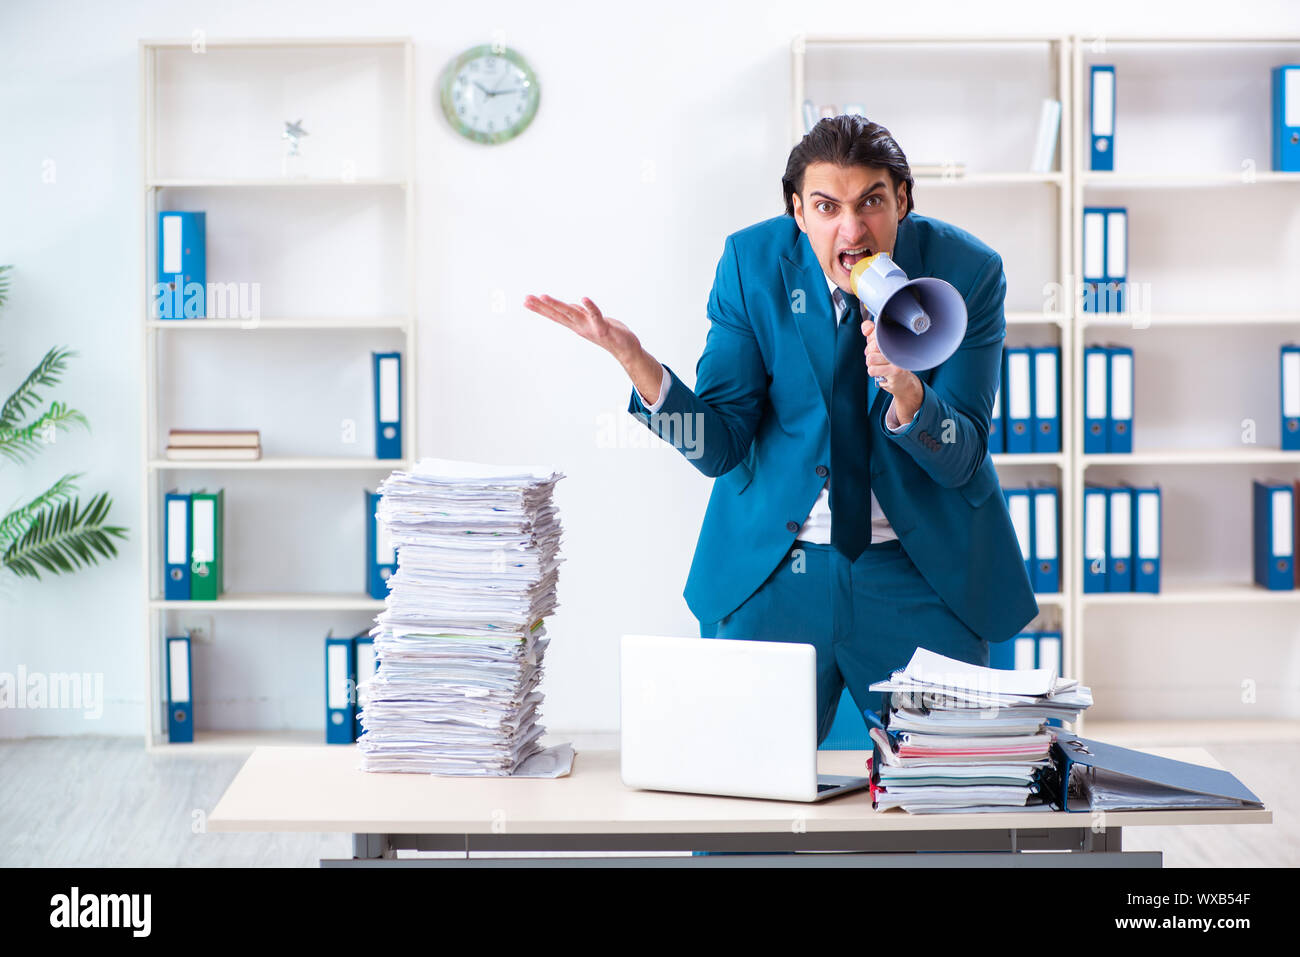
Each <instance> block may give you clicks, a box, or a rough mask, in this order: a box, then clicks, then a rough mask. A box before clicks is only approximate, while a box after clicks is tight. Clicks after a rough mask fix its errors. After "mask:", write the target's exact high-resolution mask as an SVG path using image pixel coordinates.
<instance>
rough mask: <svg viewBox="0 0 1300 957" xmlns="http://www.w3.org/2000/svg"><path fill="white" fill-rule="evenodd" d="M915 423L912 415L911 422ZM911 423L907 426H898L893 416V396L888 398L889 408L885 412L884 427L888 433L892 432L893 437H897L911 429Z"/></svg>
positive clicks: (896, 418) (896, 417) (895, 416)
mask: <svg viewBox="0 0 1300 957" xmlns="http://www.w3.org/2000/svg"><path fill="white" fill-rule="evenodd" d="M915 421H916V416H915V415H913V416H912V422H915ZM912 422H909V423H907V425H900V424H899V421H898V416H897V415H895V414H894V399H893V396H890V399H889V408H887V409H886V410H885V427H886V428H887V429H889V431H890V432H893V433H894V434H895V435H897V434H898V433H900V432H906V431H907V430H908V429H909V428H911V426H912Z"/></svg>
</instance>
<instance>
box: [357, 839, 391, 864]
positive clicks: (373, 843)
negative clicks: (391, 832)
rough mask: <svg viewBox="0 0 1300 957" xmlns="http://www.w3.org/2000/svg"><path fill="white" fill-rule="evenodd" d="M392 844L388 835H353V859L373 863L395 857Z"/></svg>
mask: <svg viewBox="0 0 1300 957" xmlns="http://www.w3.org/2000/svg"><path fill="white" fill-rule="evenodd" d="M393 856H394V854H393V848H392V843H391V842H390V841H389V839H388V835H387V834H353V835H352V859H353V860H354V861H357V860H362V861H373V860H379V859H382V858H389V857H393Z"/></svg>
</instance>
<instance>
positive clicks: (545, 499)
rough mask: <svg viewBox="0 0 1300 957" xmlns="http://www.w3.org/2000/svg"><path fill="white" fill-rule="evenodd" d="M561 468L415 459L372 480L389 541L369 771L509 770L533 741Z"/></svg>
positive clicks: (531, 751) (365, 750)
mask: <svg viewBox="0 0 1300 957" xmlns="http://www.w3.org/2000/svg"><path fill="white" fill-rule="evenodd" d="M563 477H564V475H563V473H561V472H556V471H553V470H550V469H537V468H531V467H526V466H525V467H513V466H494V465H481V464H477V463H471V462H456V461H450V460H446V459H422V460H421V461H420V462H419V464H417V465H416V466H415V467H414V468H413V469H411V471H409V472H394V473H393V474H392V475H390V476H389V477H388V478H387V479H386V480H385V481H384V482H383V483H382V484H381V485H380V486H379V492H380V496H381V497H380V499H379V509H378V512H377V514H378V517H379V521H381V522H383V523H384V525H385V526H386V528H387V531H388V534H389V537H390V538H391V540H392V542H393V544H394V546H395V547H396V549H397V572H396V574H394V575H393V576H392V577H391V578H390V579H389V580H388V588H389V592H388V597H387V599H386V601H385V605H386V607H385V609H384V611H383V612H381V613H380V614H379V616H378V617H377V618H376V619H375V622H376V624H375V627H374V629H372V631H371V634H373V635H374V636H375V655H376V657H377V658H378V659H379V668H378V671H377V672H376V674H375V676H374V678H372V679H371V680H370V682H368V684H367V692H368V696H367V700H366V705H365V708H364V709H363V710H362V712H361V727H362V729H363V732H364V733H363V734H362V736H361V738H360V739H359V740H358V742H357V745H358V748H359V749H360V751H361V756H362V758H361V761H362V763H361V767H362V769H363V770H366V771H417V772H425V773H433V774H469V775H508V774H513V773H515V772H516V771H517V770H518V769H519V766H520V765H521V764H522V763H524V762H525V761H527V759H528V758H529V757H531V756H532V755H535V754H538V753H540V752H541V751H542V747H541V744H540V743H539V742H540V739H541V737H542V734H543V733H544V732H545V728H544V727H543V726H542V725H541V724H539V723H538V718H539V716H540V711H539V707H540V705H541V703H542V694H541V693H540V692H539V691H538V690H537V686H538V684H539V683H540V682H541V679H542V658H543V655H544V653H545V651H546V645H547V641H548V639H546V638H545V634H546V629H545V626H544V624H543V619H544V618H545V617H546V616H547V615H549V614H550V613H551V612H552V611H554V610H555V608H556V607H557V602H556V600H555V586H556V580H557V578H558V569H559V564H560V562H561V561H562V559H561V558H560V557H559V546H560V523H559V519H558V517H557V514H556V510H555V507H554V506H553V505H552V504H551V495H552V493H553V492H554V489H555V483H556V482H557V481H558V480H559V479H561V478H563Z"/></svg>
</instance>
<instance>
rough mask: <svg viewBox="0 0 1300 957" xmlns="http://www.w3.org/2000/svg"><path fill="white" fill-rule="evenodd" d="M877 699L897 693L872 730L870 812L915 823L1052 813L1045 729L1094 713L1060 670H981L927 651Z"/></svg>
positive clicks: (876, 687) (881, 686)
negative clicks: (939, 817) (897, 811)
mask: <svg viewBox="0 0 1300 957" xmlns="http://www.w3.org/2000/svg"><path fill="white" fill-rule="evenodd" d="M871 690H872V691H888V692H891V694H890V707H889V713H888V714H887V715H886V716H884V717H885V720H884V721H882V722H881V725H880V726H879V727H874V728H872V729H871V737H872V740H873V741H874V742H875V745H876V747H875V750H874V752H873V756H872V757H873V760H872V767H873V775H872V794H873V801H874V806H875V807H876V808H877V809H879V810H885V809H888V808H892V807H901V808H903V809H904V810H905V811H908V812H909V813H912V814H924V813H943V812H948V813H953V812H969V811H1009V810H1042V811H1047V810H1051V809H1052V806H1051V804H1050V803H1048V799H1047V794H1046V790H1047V789H1046V788H1045V787H1044V777H1045V775H1046V774H1048V773H1050V771H1049V770H1048V769H1051V768H1052V767H1053V762H1052V760H1051V758H1050V756H1049V751H1050V749H1051V746H1052V740H1053V738H1052V735H1051V734H1050V733H1049V732H1048V731H1047V730H1045V728H1044V724H1045V722H1046V721H1047V720H1048V719H1049V718H1059V719H1061V720H1062V721H1073V720H1074V719H1075V718H1077V717H1078V716H1079V714H1080V712H1082V711H1083V710H1084V709H1085V708H1087V707H1089V706H1090V705H1091V704H1092V692H1091V691H1090V690H1089V689H1088V688H1086V687H1084V686H1082V685H1080V684H1079V682H1078V681H1077V680H1074V679H1070V678H1061V677H1059V676H1058V675H1057V674H1056V669H1055V668H1038V669H1034V670H1028V669H1022V670H1016V671H1010V670H1003V669H1000V668H982V667H980V666H978V665H972V664H968V663H967V662H964V661H958V660H956V659H955V658H948V657H945V656H944V655H940V654H936V653H935V652H932V651H928V650H927V649H925V648H918V649H917V650H916V652H915V653H914V654H913V655H912V660H911V661H910V662H908V664H907V667H906V668H904V669H902V670H901V671H895V672H894V673H893V674H892V675H891V676H890V677H889V678H888V679H887V680H885V681H877V682H876V683H874V684H872V685H871Z"/></svg>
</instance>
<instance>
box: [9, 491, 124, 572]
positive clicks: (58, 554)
mask: <svg viewBox="0 0 1300 957" xmlns="http://www.w3.org/2000/svg"><path fill="white" fill-rule="evenodd" d="M112 504H113V502H112V499H110V498H109V497H108V493H107V492H100V493H99V494H98V495H96V496H95V497H94V498H92V499H91V500H90V501H89V502H87V503H86V505H85V507H84V508H81V507H80V502H79V500H78V499H75V498H74V499H73V500H72V501H70V502H67V501H65V502H60V503H58V504H57V505H50V506H47V507H46V508H44V509H41V510H40V511H38V512H37V513H36V514H35V515H34V516H33V517H32V520H31V524H29V525H28V526H27V530H26V531H25V532H23V535H22V537H21V538H19V539H18V540H17V541H15V542H13V543H11V544H10V545H9V547H7V548H6V549H5V551H4V554H3V555H0V568H7V569H9V570H10V571H12V572H13V573H14V574H15V575H18V576H20V577H29V578H35V579H37V580H38V581H39V580H40V577H41V576H40V572H39V571H38V568H43V569H45V570H46V571H48V572H50V573H52V574H56V575H57V574H68V573H70V572H74V571H76V570H77V569H79V568H81V567H82V566H83V565H97V564H98V563H99V560H100V559H101V558H113V557H116V555H117V547H116V546H115V545H114V544H113V538H114V537H116V538H121V539H125V538H126V529H125V528H121V527H119V526H115V525H105V524H104V522H105V520H106V519H107V518H108V512H109V509H110V508H111V507H112Z"/></svg>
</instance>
